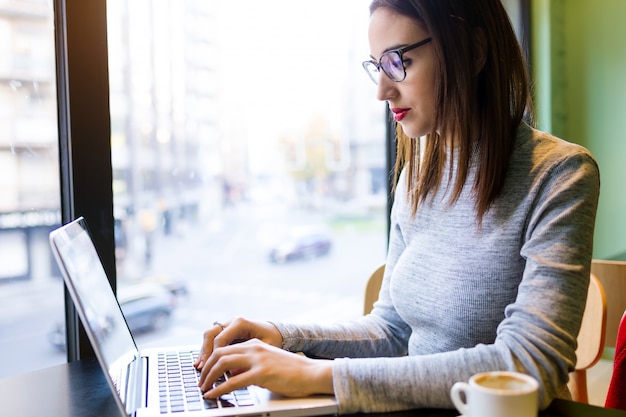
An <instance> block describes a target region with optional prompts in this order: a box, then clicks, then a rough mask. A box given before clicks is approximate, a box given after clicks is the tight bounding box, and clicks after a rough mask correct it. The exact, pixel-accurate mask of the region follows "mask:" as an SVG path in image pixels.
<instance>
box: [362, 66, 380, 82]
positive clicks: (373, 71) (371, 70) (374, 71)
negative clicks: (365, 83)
mask: <svg viewBox="0 0 626 417" xmlns="http://www.w3.org/2000/svg"><path fill="white" fill-rule="evenodd" d="M363 68H365V72H367V75H369V76H370V78H371V79H372V81H374V83H375V84H378V66H377V65H376V64H375V63H374V62H372V61H365V62H363Z"/></svg>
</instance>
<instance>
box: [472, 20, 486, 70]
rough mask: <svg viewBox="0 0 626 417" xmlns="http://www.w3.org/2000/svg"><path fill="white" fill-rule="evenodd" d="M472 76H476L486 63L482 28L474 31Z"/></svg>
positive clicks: (484, 37) (484, 39)
mask: <svg viewBox="0 0 626 417" xmlns="http://www.w3.org/2000/svg"><path fill="white" fill-rule="evenodd" d="M474 46H475V54H474V75H478V74H479V73H480V71H482V69H483V67H484V66H485V62H487V36H485V31H484V30H483V29H482V28H475V29H474Z"/></svg>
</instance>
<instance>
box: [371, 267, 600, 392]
mask: <svg viewBox="0 0 626 417" xmlns="http://www.w3.org/2000/svg"><path fill="white" fill-rule="evenodd" d="M384 273H385V265H381V266H380V267H378V268H377V269H376V270H375V271H374V272H373V273H372V275H371V276H370V278H369V279H368V281H367V285H366V287H365V299H364V303H363V314H368V313H369V312H371V311H372V308H373V305H374V302H375V301H376V300H377V299H378V293H379V291H380V286H381V283H382V280H383V275H384ZM605 334H606V295H605V294H604V288H603V287H602V284H601V283H600V281H599V280H598V278H597V277H596V276H595V275H594V274H591V275H590V279H589V290H588V293H587V304H586V305H585V312H584V313H583V321H582V324H581V327H580V333H579V334H578V339H577V341H578V348H577V349H576V367H575V369H574V372H572V373H571V374H570V380H569V383H568V387H569V389H570V391H571V393H572V399H573V400H574V401H578V402H584V403H588V402H589V397H588V393H587V369H589V368H591V367H592V366H593V365H595V364H596V363H597V362H598V360H600V357H601V356H602V351H603V350H604V338H605Z"/></svg>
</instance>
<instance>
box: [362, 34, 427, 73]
mask: <svg viewBox="0 0 626 417" xmlns="http://www.w3.org/2000/svg"><path fill="white" fill-rule="evenodd" d="M432 40H433V38H432V37H428V38H426V39H423V40H421V41H419V42H417V43H414V44H411V45H408V46H405V47H404V48H398V49H391V50H389V51H387V52H385V53H384V54H382V55H381V56H380V58H379V59H378V62H377V61H375V60H373V59H370V60H368V61H363V63H362V64H361V65H363V69H364V70H365V72H367V75H368V76H369V77H370V78H371V79H372V81H374V84H378V81H379V77H378V75H379V74H380V71H381V70H382V72H383V73H384V74H385V75H386V76H387V78H389V79H390V80H391V81H394V82H397V83H399V82H401V81H404V79H405V78H406V66H405V65H404V53H405V52H409V51H412V50H413V49H416V48H419V47H420V46H422V45H426V44H427V43H430V42H431V41H432ZM389 54H396V55H397V56H398V57H399V58H400V62H402V78H400V79H396V78H395V77H393V76H392V75H391V74H389V73H388V72H387V70H385V67H384V66H383V65H382V63H381V61H382V59H383V57H384V56H385V55H389ZM372 66H373V68H376V73H374V72H373V69H372V70H370V68H372Z"/></svg>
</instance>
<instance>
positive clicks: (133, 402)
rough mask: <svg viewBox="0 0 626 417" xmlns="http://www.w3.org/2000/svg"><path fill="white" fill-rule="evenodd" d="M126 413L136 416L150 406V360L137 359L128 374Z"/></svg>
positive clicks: (144, 358)
mask: <svg viewBox="0 0 626 417" xmlns="http://www.w3.org/2000/svg"><path fill="white" fill-rule="evenodd" d="M128 379H129V380H128V385H127V387H128V388H127V401H126V412H127V413H128V414H129V415H135V413H136V412H137V410H138V409H140V408H145V407H146V406H147V404H148V390H147V385H148V358H146V357H135V359H134V360H133V362H132V363H131V365H130V372H129V373H128Z"/></svg>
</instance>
